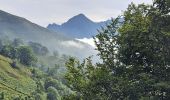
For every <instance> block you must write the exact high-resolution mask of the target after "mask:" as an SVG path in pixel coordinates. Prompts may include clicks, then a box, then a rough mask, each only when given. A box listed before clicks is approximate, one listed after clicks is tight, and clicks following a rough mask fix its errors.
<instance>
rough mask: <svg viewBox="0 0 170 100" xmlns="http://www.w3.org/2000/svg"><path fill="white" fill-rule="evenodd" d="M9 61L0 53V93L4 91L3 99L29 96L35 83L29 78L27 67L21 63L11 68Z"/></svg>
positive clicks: (9, 99) (8, 99) (10, 61)
mask: <svg viewBox="0 0 170 100" xmlns="http://www.w3.org/2000/svg"><path fill="white" fill-rule="evenodd" d="M11 63H12V60H11V59H9V58H6V57H3V56H1V55H0V93H2V92H3V93H4V95H5V100H11V99H13V98H14V97H19V96H20V97H26V96H28V95H30V96H31V93H32V92H34V91H35V88H36V83H35V81H34V80H33V79H32V78H31V72H30V70H29V68H28V67H26V66H23V65H21V64H17V67H18V68H12V66H11Z"/></svg>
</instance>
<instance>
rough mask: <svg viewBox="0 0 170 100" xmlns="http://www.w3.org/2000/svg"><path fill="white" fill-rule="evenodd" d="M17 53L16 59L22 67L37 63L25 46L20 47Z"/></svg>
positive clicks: (31, 52) (29, 49)
mask: <svg viewBox="0 0 170 100" xmlns="http://www.w3.org/2000/svg"><path fill="white" fill-rule="evenodd" d="M18 53H19V54H18V59H19V61H20V62H21V63H22V64H24V65H27V66H31V65H33V64H34V63H36V62H37V58H36V57H35V55H34V54H33V51H32V50H31V48H29V47H27V46H21V47H20V48H19V49H18Z"/></svg>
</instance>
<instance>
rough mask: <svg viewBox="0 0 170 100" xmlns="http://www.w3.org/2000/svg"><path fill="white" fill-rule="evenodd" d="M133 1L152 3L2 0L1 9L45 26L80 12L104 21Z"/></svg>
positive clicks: (92, 0)
mask: <svg viewBox="0 0 170 100" xmlns="http://www.w3.org/2000/svg"><path fill="white" fill-rule="evenodd" d="M131 2H134V3H136V4H139V3H146V4H150V3H152V0H0V10H4V11H6V12H9V13H12V14H14V15H17V16H21V17H24V18H26V19H28V20H30V21H32V22H34V23H37V24H39V25H41V26H44V27H45V26H47V25H48V24H49V23H53V22H55V23H58V24H61V23H63V22H65V21H67V20H68V19H69V18H70V17H72V16H74V15H77V14H79V13H83V14H85V15H86V16H87V17H89V18H90V19H92V20H93V21H96V22H97V21H104V20H107V19H109V18H111V17H116V16H118V15H120V14H121V13H122V11H124V10H125V9H126V8H127V6H128V4H130V3H131Z"/></svg>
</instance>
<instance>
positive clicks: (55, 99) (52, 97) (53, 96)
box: [47, 86, 61, 100]
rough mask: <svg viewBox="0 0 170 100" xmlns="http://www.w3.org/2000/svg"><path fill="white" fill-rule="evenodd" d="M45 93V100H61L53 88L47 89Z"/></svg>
mask: <svg viewBox="0 0 170 100" xmlns="http://www.w3.org/2000/svg"><path fill="white" fill-rule="evenodd" d="M47 92H48V93H47V100H61V97H60V95H59V93H58V91H57V90H56V89H55V88H54V87H52V86H50V87H48V89H47Z"/></svg>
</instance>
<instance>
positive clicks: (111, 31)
mask: <svg viewBox="0 0 170 100" xmlns="http://www.w3.org/2000/svg"><path fill="white" fill-rule="evenodd" d="M158 1H161V0H156V1H155V5H154V6H152V5H144V4H140V5H138V6H136V5H135V4H133V3H132V4H130V5H129V7H128V8H127V10H126V11H125V12H124V14H123V19H124V21H123V22H119V17H118V18H117V19H115V20H113V21H112V23H111V24H109V25H107V26H106V28H102V30H100V31H99V34H98V35H97V36H96V37H94V39H95V43H96V46H97V50H98V51H99V56H100V58H101V59H102V60H103V63H101V64H96V65H93V64H91V63H89V62H90V61H88V63H87V62H85V61H84V62H83V63H82V64H80V63H79V62H78V61H76V60H75V59H70V61H69V62H68V63H67V64H66V65H67V70H68V72H67V74H66V79H67V81H68V86H69V87H70V88H71V89H73V90H74V91H75V92H76V95H75V97H76V98H79V99H104V100H105V99H109V100H117V99H118V100H124V99H125V100H139V99H149V100H155V99H156V100H160V99H161V100H163V99H165V100H168V99H170V92H169V91H170V85H169V84H170V78H169V77H170V67H169V66H170V30H169V28H170V27H169V26H170V23H169V21H168V20H169V16H170V15H169V12H168V11H169V8H168V6H166V8H164V7H163V8H162V6H160V5H167V2H169V1H168V0H167V1H166V0H162V1H166V2H162V1H161V2H158ZM71 97H72V96H71Z"/></svg>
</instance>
